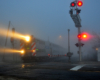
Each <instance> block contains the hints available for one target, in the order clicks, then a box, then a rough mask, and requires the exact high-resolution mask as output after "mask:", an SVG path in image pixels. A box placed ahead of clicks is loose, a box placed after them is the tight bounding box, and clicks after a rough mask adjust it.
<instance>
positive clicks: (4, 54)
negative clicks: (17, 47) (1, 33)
mask: <svg viewBox="0 0 100 80" xmlns="http://www.w3.org/2000/svg"><path fill="white" fill-rule="evenodd" d="M10 23H11V22H10V21H9V25H8V30H7V35H6V41H5V48H6V45H7V38H8V33H9V28H10ZM5 48H4V53H3V58H2V60H3V61H5Z"/></svg>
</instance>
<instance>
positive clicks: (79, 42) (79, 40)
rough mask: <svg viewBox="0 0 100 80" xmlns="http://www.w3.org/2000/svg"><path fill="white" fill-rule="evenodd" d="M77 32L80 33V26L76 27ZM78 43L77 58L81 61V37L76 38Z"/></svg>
mask: <svg viewBox="0 0 100 80" xmlns="http://www.w3.org/2000/svg"><path fill="white" fill-rule="evenodd" d="M78 34H81V30H80V27H78ZM78 44H79V60H80V61H81V45H80V44H81V39H78Z"/></svg>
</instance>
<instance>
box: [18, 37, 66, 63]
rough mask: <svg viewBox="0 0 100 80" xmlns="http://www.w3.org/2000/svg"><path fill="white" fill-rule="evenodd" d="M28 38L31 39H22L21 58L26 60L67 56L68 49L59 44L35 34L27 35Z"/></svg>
mask: <svg viewBox="0 0 100 80" xmlns="http://www.w3.org/2000/svg"><path fill="white" fill-rule="evenodd" d="M28 38H30V39H28ZM27 40H29V41H26V40H20V50H21V59H22V60H23V61H24V62H27V61H39V60H40V61H41V60H43V59H49V58H51V57H53V58H54V57H59V56H66V49H65V48H63V47H61V46H59V45H57V44H54V43H51V42H49V41H44V40H40V39H38V38H35V37H34V36H33V35H31V36H30V37H27Z"/></svg>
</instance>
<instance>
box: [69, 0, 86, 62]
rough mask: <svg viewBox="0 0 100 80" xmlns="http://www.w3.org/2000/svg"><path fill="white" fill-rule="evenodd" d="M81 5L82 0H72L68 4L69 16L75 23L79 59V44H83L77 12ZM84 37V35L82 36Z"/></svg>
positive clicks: (79, 10)
mask: <svg viewBox="0 0 100 80" xmlns="http://www.w3.org/2000/svg"><path fill="white" fill-rule="evenodd" d="M82 5H83V2H82V1H79V0H75V1H73V2H71V4H70V8H71V9H70V11H69V13H70V16H71V18H72V20H73V21H74V23H75V27H77V28H78V36H77V37H78V43H76V44H75V45H76V46H77V47H79V61H81V46H83V45H84V44H83V43H81V40H82V34H81V30H80V28H81V27H82V26H81V18H80V16H79V13H80V12H81V9H78V7H81V6H82ZM84 37H86V36H84Z"/></svg>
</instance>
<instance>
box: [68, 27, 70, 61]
mask: <svg viewBox="0 0 100 80" xmlns="http://www.w3.org/2000/svg"><path fill="white" fill-rule="evenodd" d="M69 31H70V29H68V52H69V53H70V40H69ZM69 62H70V56H69Z"/></svg>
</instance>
